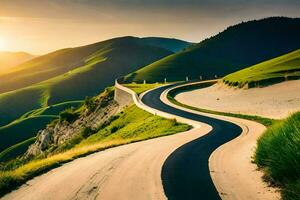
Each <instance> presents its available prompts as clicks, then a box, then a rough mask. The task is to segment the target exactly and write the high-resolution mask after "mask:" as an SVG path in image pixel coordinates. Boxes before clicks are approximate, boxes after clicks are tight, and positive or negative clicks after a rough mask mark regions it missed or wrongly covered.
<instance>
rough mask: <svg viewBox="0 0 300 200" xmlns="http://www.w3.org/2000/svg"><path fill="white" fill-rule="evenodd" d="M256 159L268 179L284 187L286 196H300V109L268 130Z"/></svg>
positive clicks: (258, 148)
mask: <svg viewBox="0 0 300 200" xmlns="http://www.w3.org/2000/svg"><path fill="white" fill-rule="evenodd" d="M254 160H255V162H256V163H257V165H258V166H260V167H262V168H263V170H264V171H265V178H266V179H267V180H268V181H269V182H271V183H273V184H275V185H278V186H280V187H281V188H282V198H283V199H286V200H296V199H300V112H297V113H295V114H293V115H291V116H290V117H288V118H287V119H284V120H281V121H278V122H276V123H274V124H273V125H272V126H270V127H269V128H268V129H267V130H266V132H265V133H264V134H263V135H262V136H261V137H260V138H259V140H258V142H257V149H256V152H255V158H254Z"/></svg>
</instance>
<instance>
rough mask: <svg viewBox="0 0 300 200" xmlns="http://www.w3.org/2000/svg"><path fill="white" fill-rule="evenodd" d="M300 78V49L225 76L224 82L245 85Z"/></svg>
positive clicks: (239, 85)
mask: <svg viewBox="0 0 300 200" xmlns="http://www.w3.org/2000/svg"><path fill="white" fill-rule="evenodd" d="M299 78H300V49H298V50H296V51H293V52H291V53H289V54H286V55H283V56H280V57H277V58H274V59H271V60H268V61H265V62H262V63H259V64H257V65H254V66H252V67H248V68H246V69H243V70H240V71H238V72H235V73H232V74H229V75H227V76H226V77H224V79H223V82H224V83H226V84H228V85H231V86H238V87H244V86H245V85H247V86H248V87H254V86H260V85H265V84H270V83H274V82H280V81H284V80H293V79H299Z"/></svg>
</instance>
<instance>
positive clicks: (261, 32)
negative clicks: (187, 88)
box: [127, 17, 300, 82]
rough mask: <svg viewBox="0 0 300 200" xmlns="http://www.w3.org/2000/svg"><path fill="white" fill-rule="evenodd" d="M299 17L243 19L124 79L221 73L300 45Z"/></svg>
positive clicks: (224, 73)
mask: <svg viewBox="0 0 300 200" xmlns="http://www.w3.org/2000/svg"><path fill="white" fill-rule="evenodd" d="M299 35H300V18H286V17H271V18H266V19H262V20H254V21H249V22H244V23H241V24H237V25H234V26H231V27H229V28H227V29H226V30H225V31H223V32H221V33H219V34H218V35H216V36H213V37H211V38H209V39H206V40H204V41H202V42H200V43H199V44H197V45H194V46H192V47H191V48H189V49H186V50H184V51H181V52H178V53H176V54H173V55H170V56H168V57H166V58H163V59H161V60H159V61H156V62H154V63H152V64H150V65H148V66H146V67H144V68H143V69H140V70H138V71H137V72H135V73H133V74H131V75H130V76H128V78H127V80H128V81H137V82H140V81H143V80H147V81H151V82H156V81H163V79H164V78H167V80H168V81H179V80H185V77H186V76H188V77H189V78H192V79H198V78H199V76H203V77H204V78H206V79H209V78H213V77H214V75H218V76H224V75H227V74H229V73H231V72H234V71H238V70H240V69H243V68H245V67H248V66H251V65H254V64H256V63H259V62H262V61H265V60H268V59H271V58H274V57H277V56H280V55H283V54H286V53H288V52H291V51H293V50H296V49H298V48H299V47H300V37H299Z"/></svg>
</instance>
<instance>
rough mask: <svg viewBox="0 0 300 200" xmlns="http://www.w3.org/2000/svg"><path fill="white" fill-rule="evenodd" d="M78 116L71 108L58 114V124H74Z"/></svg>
mask: <svg viewBox="0 0 300 200" xmlns="http://www.w3.org/2000/svg"><path fill="white" fill-rule="evenodd" d="M79 115H80V114H79V112H76V111H75V110H74V109H73V108H70V109H67V110H64V111H62V112H61V113H60V114H59V121H60V122H63V121H66V122H69V123H71V122H74V121H75V120H76V119H78V117H79Z"/></svg>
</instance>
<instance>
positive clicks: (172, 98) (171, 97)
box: [167, 81, 276, 126]
mask: <svg viewBox="0 0 300 200" xmlns="http://www.w3.org/2000/svg"><path fill="white" fill-rule="evenodd" d="M214 83H216V81H212V82H206V83H199V84H194V85H188V86H184V87H179V88H176V89H174V90H171V91H170V92H169V93H168V95H167V98H168V99H169V101H171V102H172V103H174V104H176V105H178V106H181V107H185V108H188V109H191V110H196V111H199V112H204V113H210V114H216V115H223V116H229V117H238V118H242V119H248V120H252V121H256V122H259V123H261V124H263V125H265V126H270V125H272V124H273V123H274V122H275V121H276V120H274V119H269V118H266V117H260V116H256V115H245V114H236V113H227V112H220V111H213V110H207V109H203V108H197V107H193V106H189V105H186V104H183V103H180V102H178V101H177V100H176V99H175V96H176V95H177V94H179V93H181V92H186V91H189V90H194V89H200V88H204V87H209V86H211V85H213V84H214Z"/></svg>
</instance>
